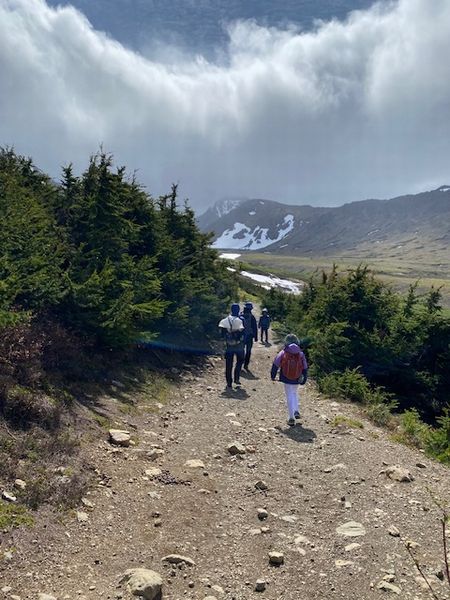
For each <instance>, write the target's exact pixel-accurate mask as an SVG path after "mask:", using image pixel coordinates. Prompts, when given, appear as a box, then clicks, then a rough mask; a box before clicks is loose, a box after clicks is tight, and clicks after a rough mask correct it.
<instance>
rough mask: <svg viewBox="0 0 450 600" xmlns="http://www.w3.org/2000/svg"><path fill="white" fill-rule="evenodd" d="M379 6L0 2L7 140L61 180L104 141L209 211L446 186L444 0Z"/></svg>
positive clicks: (152, 178)
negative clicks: (249, 201) (242, 200)
mask: <svg viewBox="0 0 450 600" xmlns="http://www.w3.org/2000/svg"><path fill="white" fill-rule="evenodd" d="M252 5H253V6H256V7H257V8H258V10H255V11H252V12H251V14H250V15H248V14H244V13H242V12H241V10H240V9H239V7H242V6H246V7H247V8H248V7H249V6H250V7H251V6H252ZM368 5H369V3H368V2H364V3H363V2H360V3H356V2H345V0H342V1H341V2H338V0H335V1H334V2H331V1H330V2H328V3H326V2H312V0H309V1H307V0H304V2H300V1H297V2H295V1H294V0H292V1H291V2H288V1H287V2H277V3H275V2H269V1H268V0H267V1H263V0H261V1H259V2H256V1H255V2H252V1H251V0H248V2H238V1H237V0H230V1H229V2H225V1H223V2H219V0H216V1H215V2H212V1H211V0H185V1H182V0H179V1H178V2H174V1H173V0H172V2H166V1H165V2H162V0H161V1H160V2H158V1H157V0H153V2H152V1H151V0H145V2H144V0H134V1H133V0H121V1H120V2H113V1H111V0H108V1H106V0H96V1H95V2H93V1H92V0H89V3H88V0H77V1H76V3H74V5H61V6H54V5H51V4H49V3H47V2H46V1H45V0H0V145H3V146H4V145H14V147H15V148H16V150H17V151H18V152H20V153H23V154H26V155H31V156H32V157H33V159H34V161H35V162H36V164H37V165H38V166H40V167H41V168H43V169H44V170H46V171H47V172H49V173H50V174H51V175H52V176H54V177H58V175H59V173H60V168H61V166H62V165H64V164H67V163H68V162H73V163H74V165H75V168H76V169H77V170H78V171H79V170H81V169H83V168H84V167H85V166H86V164H87V162H88V158H89V155H90V154H91V153H94V152H96V150H98V148H99V146H100V145H103V148H104V149H105V150H107V151H110V152H112V153H113V154H114V156H115V158H116V162H117V163H118V164H124V165H126V166H127V167H128V169H129V170H130V171H131V172H132V171H135V170H137V176H138V179H139V180H140V181H141V182H142V183H143V184H145V186H146V187H147V189H148V191H149V192H151V193H152V194H154V195H158V194H161V193H165V192H167V190H168V189H169V187H170V184H171V183H172V182H178V183H179V189H180V192H181V194H182V195H183V196H184V197H189V199H190V202H191V205H192V206H194V208H196V209H198V210H203V209H204V208H206V207H207V206H208V205H209V204H212V203H213V202H215V201H216V200H217V199H220V198H222V197H230V196H240V197H242V196H246V197H259V198H270V199H274V200H279V201H282V202H287V203H295V204H313V205H328V206H329V205H337V204H342V203H344V202H348V201H353V200H360V199H364V198H370V197H379V198H386V197H392V196H395V195H400V194H403V193H410V192H416V191H422V190H426V189H432V188H434V187H438V186H439V185H441V184H444V183H445V184H448V183H449V180H450V177H449V165H450V161H449V158H450V79H449V77H448V68H447V58H446V57H448V56H450V2H448V0H433V2H430V1H429V0H395V1H382V2H379V3H377V4H375V5H373V6H371V7H369V8H367V7H368ZM280 6H281V7H282V9H280V8H279V7H280ZM330 6H332V7H333V10H331V11H330ZM350 6H351V7H358V8H361V10H358V11H356V12H350V13H349V14H347V8H348V7H350ZM89 7H90V8H89ZM102 7H103V8H102ZM149 7H150V8H151V9H152V10H149ZM233 7H234V8H233ZM264 7H265V9H264ZM274 7H278V9H277V10H275V8H274ZM299 7H300V8H301V10H300V11H299V14H298V16H295V15H296V12H295V11H296V10H298V9H299ZM312 7H315V8H314V11H315V12H316V13H317V14H316V16H317V17H320V18H321V19H322V20H321V21H320V22H313V18H312V17H313V16H314V14H313V11H312ZM338 8H339V10H338ZM188 9H189V10H188ZM227 9H228V10H227ZM263 9H264V10H263ZM85 13H86V14H85ZM248 16H251V17H252V18H251V19H249V18H248ZM333 17H334V18H333Z"/></svg>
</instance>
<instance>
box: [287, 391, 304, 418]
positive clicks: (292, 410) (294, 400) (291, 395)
mask: <svg viewBox="0 0 450 600" xmlns="http://www.w3.org/2000/svg"><path fill="white" fill-rule="evenodd" d="M284 393H285V394H286V404H287V408H288V412H289V419H294V420H295V414H296V413H298V414H300V413H299V410H298V383H285V384H284Z"/></svg>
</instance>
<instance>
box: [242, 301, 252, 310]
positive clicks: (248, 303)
mask: <svg viewBox="0 0 450 600" xmlns="http://www.w3.org/2000/svg"><path fill="white" fill-rule="evenodd" d="M244 308H248V310H252V309H253V304H252V303H251V302H246V303H245V304H244Z"/></svg>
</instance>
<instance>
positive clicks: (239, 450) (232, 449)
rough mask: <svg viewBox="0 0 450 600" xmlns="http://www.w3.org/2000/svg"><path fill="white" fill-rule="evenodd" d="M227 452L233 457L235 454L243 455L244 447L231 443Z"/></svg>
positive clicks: (238, 443) (237, 443)
mask: <svg viewBox="0 0 450 600" xmlns="http://www.w3.org/2000/svg"><path fill="white" fill-rule="evenodd" d="M228 452H229V453H230V454H231V455H232V456H235V455H236V454H245V453H246V450H245V446H243V445H242V444H241V443H240V442H233V443H232V444H230V445H229V446H228Z"/></svg>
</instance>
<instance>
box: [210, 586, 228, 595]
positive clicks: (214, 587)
mask: <svg viewBox="0 0 450 600" xmlns="http://www.w3.org/2000/svg"><path fill="white" fill-rule="evenodd" d="M211 589H212V590H213V591H214V592H217V593H218V594H225V590H224V589H223V587H221V586H220V585H217V584H215V585H212V586H211Z"/></svg>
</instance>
